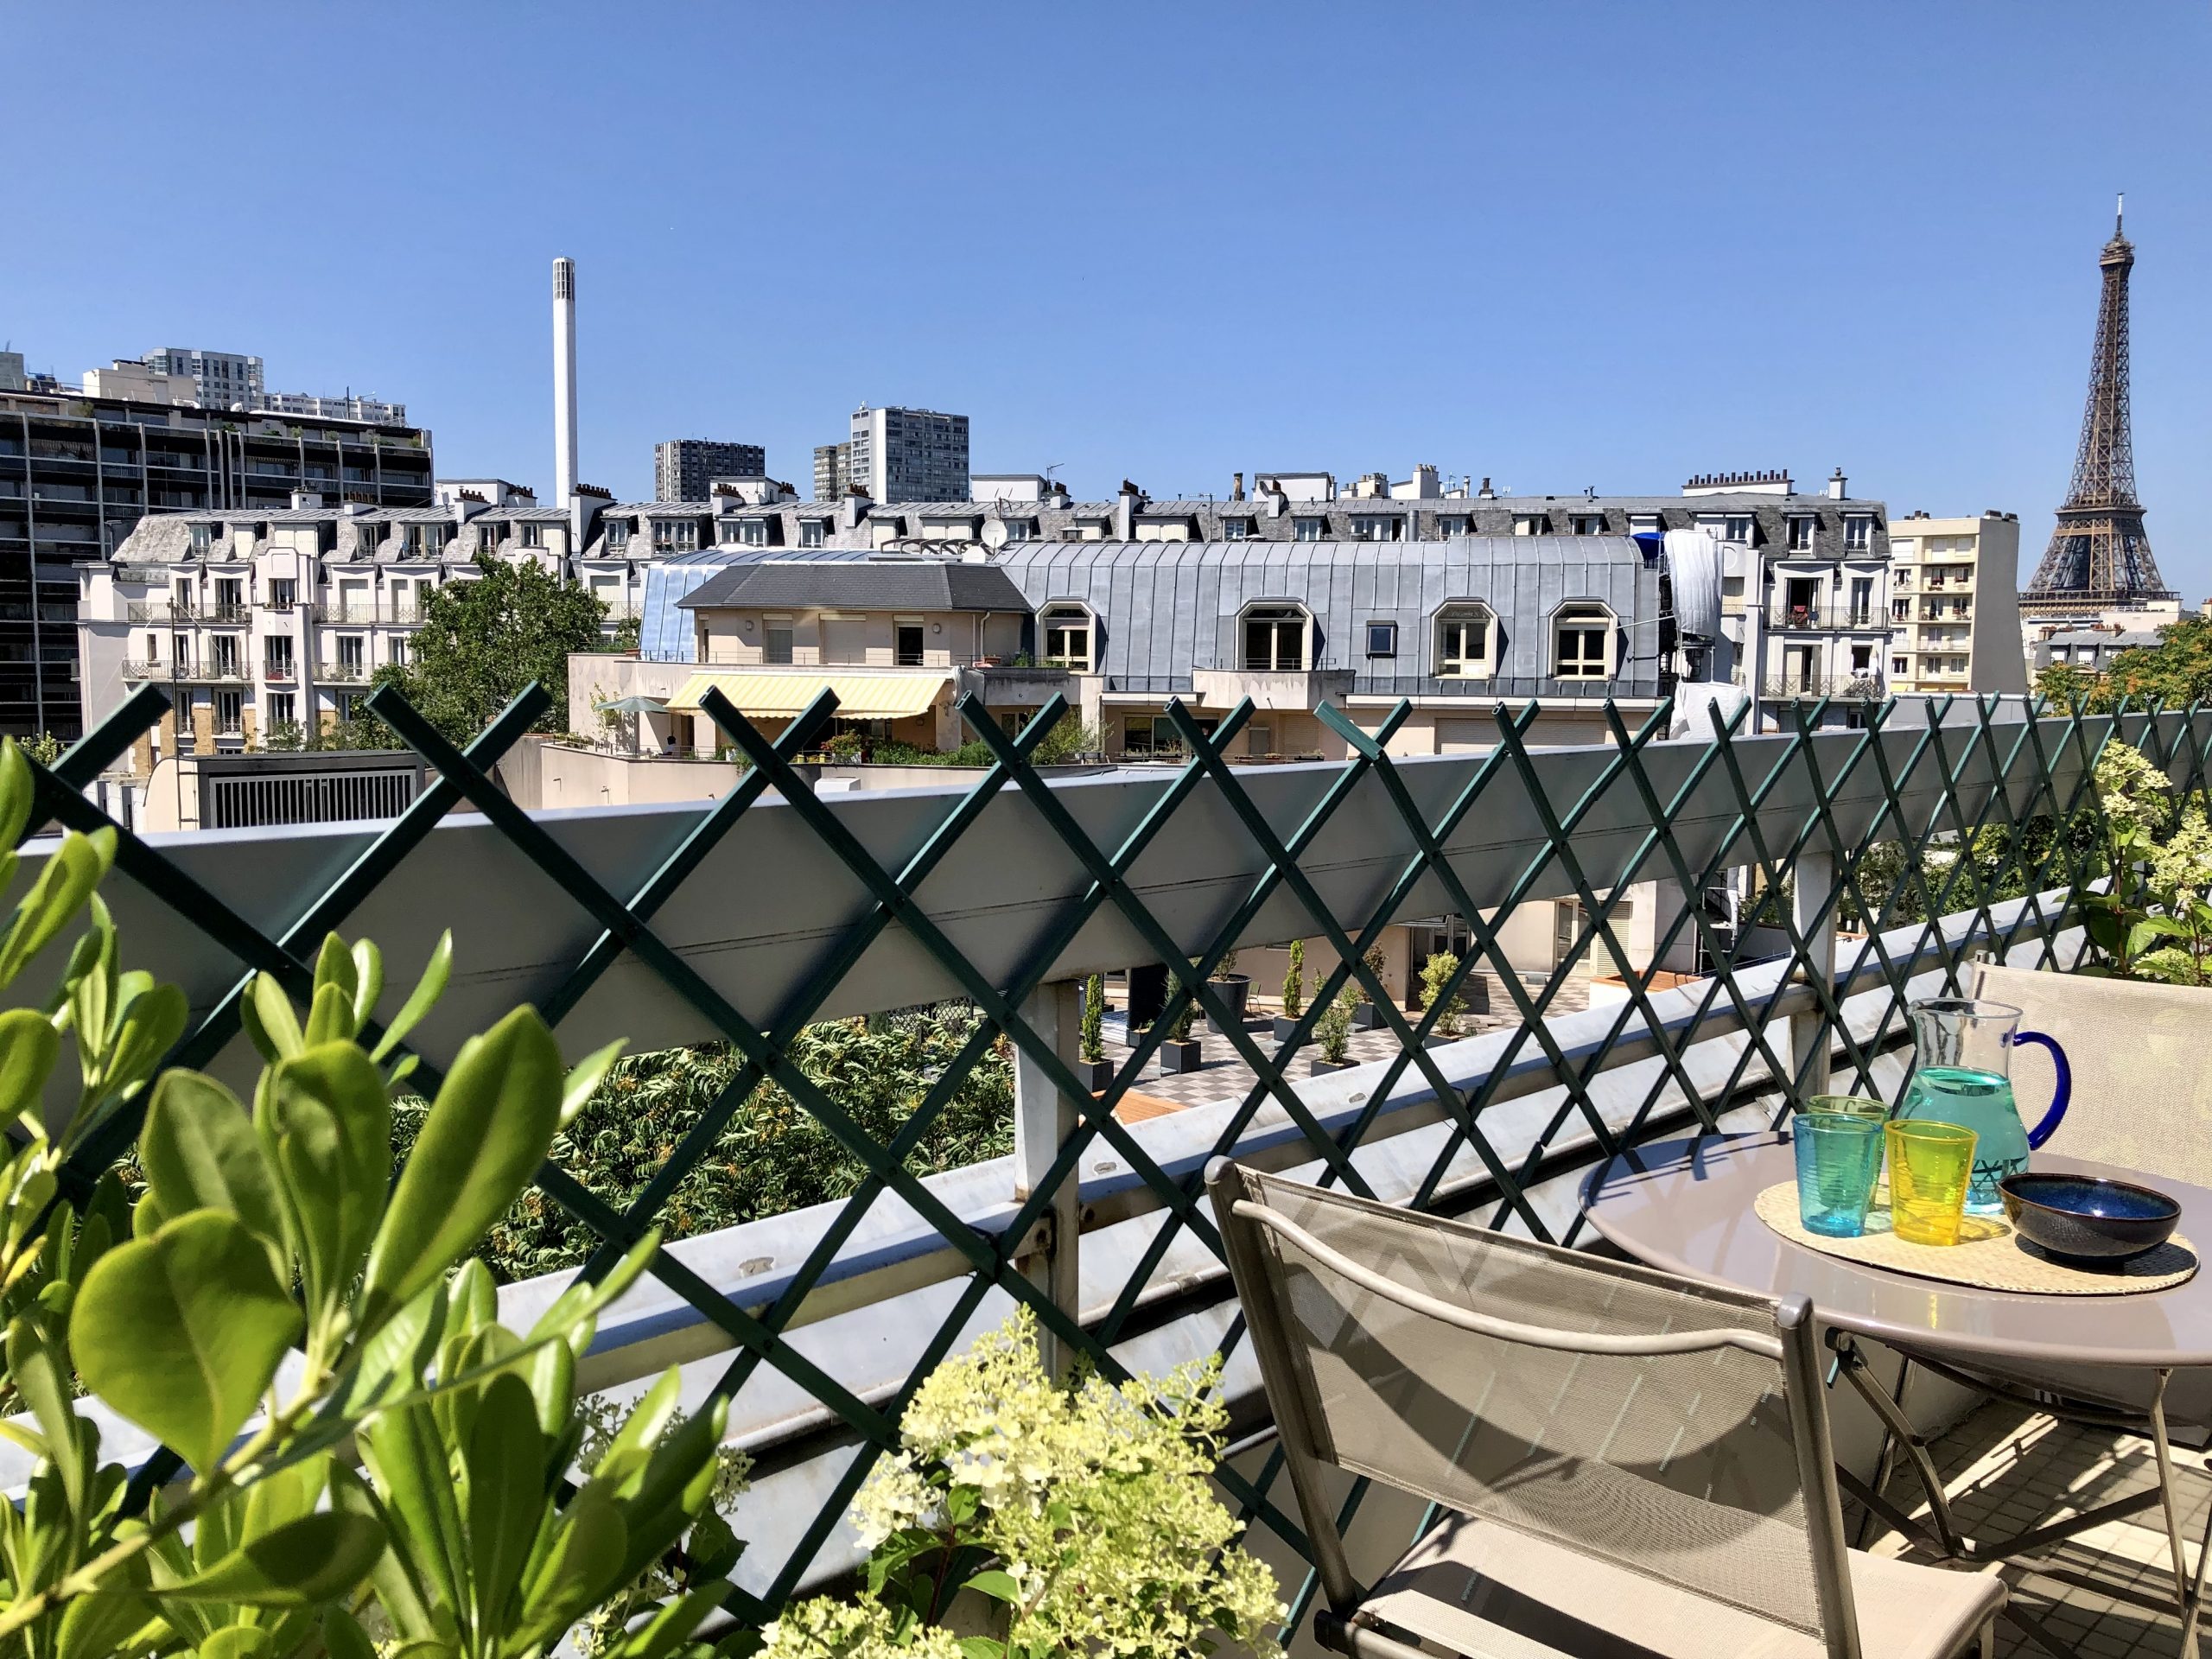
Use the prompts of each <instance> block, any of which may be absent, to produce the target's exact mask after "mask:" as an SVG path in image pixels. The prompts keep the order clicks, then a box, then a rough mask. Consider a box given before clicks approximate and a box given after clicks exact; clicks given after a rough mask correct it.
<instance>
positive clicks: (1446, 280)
mask: <svg viewBox="0 0 2212 1659" xmlns="http://www.w3.org/2000/svg"><path fill="white" fill-rule="evenodd" d="M0 40H4V42H5V46H6V52H5V56H6V58H7V60H8V61H9V66H10V67H9V79H10V85H11V86H12V87H13V88H14V89H15V91H14V94H13V97H14V100H15V102H16V105H17V110H16V119H14V120H12V121H10V122H9V123H8V124H7V128H8V130H7V132H6V134H5V136H4V137H0V177H5V178H6V179H7V180H8V181H9V188H8V196H9V209H10V224H11V226H12V227H13V228H12V230H11V232H10V237H9V238H8V245H7V246H6V248H5V250H4V251H0V336H5V337H7V338H9V339H11V340H12V341H13V342H14V344H15V345H16V347H17V348H19V349H22V350H24V351H26V352H27V353H28V354H29V359H30V360H31V363H32V365H34V366H36V367H50V368H53V369H55V370H58V371H60V372H63V373H64V374H67V375H74V374H76V373H78V372H81V371H82V370H84V369H85V368H87V367H90V366H93V365H97V364H100V363H103V362H105V360H106V359H108V358H109V357H111V356H114V355H117V354H123V355H136V354H137V353H139V352H142V351H143V350H146V349H148V348H149V347H152V346H157V345H196V346H210V347H216V348H221V349H228V350H237V351H247V352H255V353H260V354H261V355H262V356H264V357H265V358H266V359H268V364H269V374H270V380H271V382H272V384H274V385H278V386H281V387H283V388H285V389H291V390H300V391H321V390H325V389H330V390H336V389H339V388H341V387H344V386H347V385H351V386H353V387H355V388H357V389H362V390H367V391H374V392H377V393H378V394H380V395H383V396H385V397H397V398H401V399H404V401H405V402H406V403H407V404H408V406H409V408H410V411H411V413H412V415H413V416H414V418H416V419H417V420H420V421H422V422H423V423H426V424H428V425H429V426H430V427H431V428H432V429H434V430H435V435H436V441H437V451H438V459H439V463H440V470H441V471H442V472H443V473H446V474H502V475H505V476H506V477H510V478H514V479H517V480H523V481H525V482H531V483H535V484H537V486H539V487H540V488H541V489H543V488H546V487H548V486H550V482H551V473H552V464H551V459H550V424H551V423H550V410H549V391H548V375H549V366H548V344H547V334H548V326H547V321H546V311H547V304H548V292H549V278H548V267H549V264H550V260H551V259H552V257H553V256H554V255H556V254H557V253H568V254H570V255H572V256H573V257H575V259H576V260H577V261H578V264H579V267H580V271H579V279H578V280H579V289H580V294H581V301H582V311H581V316H582V321H581V324H580V336H581V340H580V355H581V361H582V407H583V434H582V451H583V466H582V472H583V476H584V477H585V478H587V479H588V480H593V481H594V482H598V483H603V484H605V485H607V486H608V487H610V488H612V489H613V490H614V491H615V492H616V493H618V495H620V496H622V497H624V498H635V497H637V496H639V495H640V494H645V493H649V492H650V486H651V478H652V473H651V461H652V444H653V442H654V440H656V439H658V438H663V437H670V436H677V435H710V436H719V437H728V438H736V439H741V440H746V441H749V442H760V443H765V444H766V446H767V448H768V455H769V464H770V467H771V470H772V471H773V472H774V473H776V474H778V475H779V476H782V477H785V478H788V479H791V480H794V481H796V482H798V483H799V484H800V486H801V487H802V489H804V487H805V486H806V481H807V480H808V477H809V475H810V474H809V468H810V449H811V447H812V446H813V445H814V444H816V443H818V442H827V441H829V440H831V439H833V438H836V437H837V436H840V435H842V432H843V430H844V427H845V421H846V416H847V414H848V412H849V410H851V408H852V407H853V406H854V405H855V404H859V403H861V402H863V401H866V402H889V403H909V404H925V405H929V406H931V407H936V408H940V409H950V410H961V411H963V412H965V413H967V414H968V415H969V416H971V417H972V418H973V422H974V436H975V448H974V463H975V466H976V469H977V470H979V471H1027V470H1042V469H1043V468H1044V467H1046V466H1047V465H1048V464H1051V463H1055V462H1057V463H1058V464H1059V467H1060V471H1061V475H1062V476H1064V477H1065V478H1066V479H1068V480H1070V481H1071V484H1072V485H1073V486H1075V487H1076V489H1077V492H1078V493H1103V492H1106V491H1109V490H1110V488H1111V487H1112V486H1114V485H1115V484H1116V483H1117V482H1118V481H1119V480H1121V479H1122V477H1123V476H1125V475H1126V476H1128V477H1129V478H1133V479H1135V480H1137V481H1138V482H1139V483H1140V484H1141V485H1143V486H1145V487H1146V488H1147V489H1149V490H1150V491H1152V492H1153V493H1154V494H1156V495H1164V494H1168V493H1206V492H1224V491H1225V490H1226V489H1227V487H1228V484H1229V475H1230V471H1231V469H1233V468H1236V467H1243V468H1244V469H1245V470H1246V471H1247V473H1249V472H1251V471H1253V470H1255V469H1258V468H1270V469H1280V468H1289V467H1327V468H1330V469H1332V470H1334V471H1335V472H1336V473H1337V474H1338V475H1339V476H1340V477H1344V476H1349V475H1351V474H1357V473H1359V472H1363V471H1366V470H1370V469H1374V468H1383V469H1387V470H1389V472H1390V473H1391V474H1393V475H1394V476H1397V477H1403V476H1405V475H1406V474H1407V472H1408V469H1409V468H1410V467H1412V466H1413V464H1414V463H1415V462H1416V461H1433V462H1434V463H1436V464H1437V465H1438V466H1440V467H1443V468H1444V469H1446V471H1448V472H1452V473H1459V472H1465V473H1472V474H1477V475H1478V476H1479V475H1481V474H1490V475H1491V477H1493V478H1494V479H1496V480H1497V482H1498V484H1499V485H1500V486H1510V487H1511V488H1513V489H1516V490H1519V491H1524V492H1527V491H1537V492H1541V491H1553V490H1555V491H1572V490H1579V489H1580V488H1581V487H1583V486H1585V485H1594V486H1597V487H1598V488H1599V489H1600V490H1604V491H1618V492H1631V491H1639V492H1640V491H1662V492H1663V491H1669V490H1672V489H1673V488H1675V486H1677V485H1679V484H1680V482H1681V480H1682V479H1683V478H1684V477H1685V476H1687V475H1688V474H1689V473H1691V472H1693V471H1700V470H1705V469H1711V468H1723V467H1778V466H1787V467H1790V468H1791V469H1793V471H1794V472H1795V473H1796V475H1797V477H1798V478H1800V479H1801V480H1818V479H1820V478H1823V477H1825V476H1826V474H1827V472H1828V469H1829V468H1830V467H1834V466H1835V465H1837V464H1838V463H1840V464H1842V465H1843V466H1844V467H1846V468H1847V471H1848V473H1849V474H1850V477H1851V480H1852V485H1853V489H1854V492H1857V493H1868V494H1872V495H1878V496H1880V497H1882V498H1884V499H1886V500H1887V501H1888V503H1889V505H1890V507H1891V512H1892V513H1903V512H1909V511H1910V510H1912V509H1914V508H1916V507H1925V508H1928V509H1929V510H1930V511H1933V512H1975V511H1978V510H1980V509H1981V508H1984V507H1988V506H1999V507H2004V508H2009V509H2012V510H2014V511H2017V512H2019V513H2020V514H2021V517H2022V520H2023V534H2022V553H2023V560H2024V564H2025V565H2029V566H2031V565H2032V563H2033V560H2034V558H2035V557H2036V556H2037V555H2039V554H2040V552H2041V550H2042V546H2043V543H2044V539H2045V538H2046V537H2047V536H2048V534H2049V531H2050V511H2051V509H2052V508H2053V507H2054V506H2055V505H2056V504H2057V502H2058V500H2059V499H2060V498H2061V496H2062V494H2063V492H2064V488H2065V485H2066V480H2067V474H2068V470H2069V465H2070V463H2071V461H2072V458H2073V451H2074V442H2075V434H2076V432H2077V430H2078V428H2079V423H2080V418H2081V403H2082V390H2083V385H2084V380H2085V377H2086V375H2087V372H2088V349H2089V337H2090V327H2091V323H2092V321H2093V318H2094V306H2095V301H2096V272H2095V264H2094V262H2095V256H2096V251H2097V248H2098V246H2099V245H2100V244H2101V242H2102V241H2103V240H2104V238H2106V237H2107V235H2108V234H2110V232H2111V224H2112V219H2111V213H2112V196H2113V192H2114V191H2115V190H2116V189H2120V188H2125V189H2126V191H2127V193H2128V229H2129V232H2130V233H2131V235H2133V237H2134V238H2135V240H2136V242H2137V244H2138V249H2139V261H2140V263H2139V265H2138V267H2137V271H2136V277H2135V287H2134V300H2135V307H2134V324H2135V332H2134V345H2135V381H2134V391H2135V439H2136V457H2137V467H2138V472H2139V477H2140V480H2141V485H2142V489H2143V493H2144V497H2145V501H2146V503H2147V504H2148V505H2149V508H2150V512H2151V518H2150V520H2149V523H2150V529H2151V535H2152V545H2153V547H2154V548H2155V549H2156V550H2157V553H2158V558H2159V562H2160V563H2161V565H2162V566H2163V568H2164V571H2165V574H2166V575H2167V578H2168V580H2169V581H2170V582H2172V583H2174V584H2175V585H2176V586H2177V587H2179V588H2182V589H2183V590H2184V593H2185V594H2186V596H2187V597H2188V598H2189V599H2190V601H2192V602H2193V601H2196V600H2197V599H2201V598H2202V597H2203V596H2204V594H2205V593H2206V592H2207V591H2208V590H2212V535H2208V534H2207V533H2206V530H2205V520H2206V508H2207V505H2208V502H2207V496H2208V490H2207V486H2206V477H2205V464H2206V461H2207V458H2208V455H2212V397H2208V394H2207V391H2206V388H2207V386H2208V385H2212V315H2208V296H2212V283H2208V280H2207V279H2208V275H2209V274H2212V168H2208V157H2212V99H2207V98H2206V96H2205V90H2204V89H2205V86H2206V85H2207V72H2208V67H2212V64H2209V63H2208V58H2209V57H2212V54H2208V50H2207V48H2208V46H2212V10H2208V8H2207V7H2206V6H2204V5H2203V4H2202V3H2196V0H2190V3H2179V0H2175V3H2166V0H2142V3H2131V4H2127V5H2124V6H2084V5H2080V4H2073V3H2069V4H2065V5H2050V6H2044V5H2026V4H2023V5H1999V4H1965V3H1942V4H1936V5H1932V6H1931V5H1926V4H1918V3H1916V4H1907V5H1894V6H1891V5H1878V4H1870V3H1853V4H1850V5H1827V6H1803V5H1778V4H1774V3H1764V4H1758V5H1744V6H1724V5H1718V4H1713V5H1702V4H1700V5H1671V6H1670V5H1662V4H1637V5H1627V4H1624V5H1618V6H1609V5H1599V4H1580V5H1572V6H1569V5H1550V4H1546V5H1537V4H1534V3H1530V4H1527V5H1523V6H1518V7H1513V8H1507V7H1504V6H1475V5H1456V6H1443V5H1438V6H1421V7H1403V8H1400V7H1393V6H1388V5H1366V6H1362V7H1358V8H1349V7H1342V6H1332V7H1321V6H1310V7H1308V6H1300V5H1294V4H1290V3H1274V4H1268V5H1249V6H1232V5H1225V4H1213V5H1198V6H1193V5H1190V4H1188V3H1183V4H1172V5H1163V6H1158V7H1152V6H1146V5H1140V4H1134V3H1131V4H1122V5H1116V6H1111V7H1107V6H1095V7H1082V8H1074V7H1058V6H1044V5H1037V4H1033V3H1031V4H1023V5H1008V6H1005V7H984V6H976V5H959V4H950V5H934V6H919V5H912V4H904V5H884V6H874V5H864V4H837V5H820V4H814V5H792V6H790V7H787V8H779V9H775V10H769V9H765V8H764V9H752V8H741V7H737V6H711V5H706V4H684V5H650V4H628V5H624V6H621V7H619V8H617V7H614V6H580V5H575V6H572V5H560V4H544V5H532V6H524V5H519V4H516V5H507V6H493V5H489V4H480V3H473V0H471V3H461V4H451V3H448V4H444V5H439V6H413V5H407V4H385V5H378V6H376V7H372V8H369V9H365V10H364V9H361V8H340V7H337V6H330V5H284V6H273V5H258V4H255V5H247V4H226V3H214V4H210V5H203V6H180V5H177V4H175V3H163V4H160V5H147V6H133V5H125V4H99V5H79V6H69V5H55V4H40V3H31V0H0ZM2023 574H2025V572H2024V573H2023Z"/></svg>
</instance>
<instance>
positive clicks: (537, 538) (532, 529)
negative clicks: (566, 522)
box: [517, 524, 545, 547]
mask: <svg viewBox="0 0 2212 1659" xmlns="http://www.w3.org/2000/svg"><path fill="white" fill-rule="evenodd" d="M517 529H518V531H519V532H520V534H521V537H522V544H523V545H524V547H543V546H544V545H545V526H544V525H543V524H521V525H518V526H517Z"/></svg>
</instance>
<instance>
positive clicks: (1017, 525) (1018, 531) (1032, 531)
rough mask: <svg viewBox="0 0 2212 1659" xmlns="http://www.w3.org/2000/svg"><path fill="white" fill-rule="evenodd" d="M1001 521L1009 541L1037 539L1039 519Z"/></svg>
mask: <svg viewBox="0 0 2212 1659" xmlns="http://www.w3.org/2000/svg"><path fill="white" fill-rule="evenodd" d="M1001 522H1002V523H1003V524H1005V525H1006V538H1007V540H1008V541H1009V542H1033V541H1035V540H1036V539H1037V521H1036V520H1035V519H1034V518H1007V519H1004V520H1002V521H1001ZM815 545H816V546H817V547H818V546H820V545H821V543H818V542H817V543H815Z"/></svg>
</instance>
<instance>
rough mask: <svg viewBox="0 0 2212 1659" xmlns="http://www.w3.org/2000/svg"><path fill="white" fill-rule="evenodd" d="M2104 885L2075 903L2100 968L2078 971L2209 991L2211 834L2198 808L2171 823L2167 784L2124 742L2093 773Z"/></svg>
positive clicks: (2080, 893)
mask: <svg viewBox="0 0 2212 1659" xmlns="http://www.w3.org/2000/svg"><path fill="white" fill-rule="evenodd" d="M2094 781H2095V789H2096V800H2097V812H2096V820H2097V828H2098V830H2099V833H2100V844H2099V846H2098V849H2097V856H2096V858H2095V859H2094V861H2092V863H2091V864H2090V866H2089V868H2090V869H2092V870H2093V871H2094V872H2095V873H2096V874H2099V875H2101V876H2102V877H2104V878H2105V879H2104V880H2103V881H2102V883H2101V885H2100V886H2094V887H2093V886H2090V885H2088V884H2087V883H2084V884H2083V885H2082V887H2080V888H2078V889H2077V891H2076V893H2075V900H2076V902H2077V903H2078V904H2079V905H2080V906H2081V908H2082V925H2083V927H2084V928H2086V929H2087V931H2088V935H2089V939H2090V942H2091V943H2092V944H2094V945H2095V946H2096V947H2097V949H2098V950H2101V952H2103V955H2104V959H2103V960H2102V961H2101V962H2096V963H2087V964H2085V965H2084V966H2083V967H2082V969H2079V971H2081V972H2082V973H2085V974H2094V975H2104V976H2109V977H2112V978H2115V979H2148V980H2159V981H2163V982H2165V983H2167V984H2171V985H2194V986H2212V827H2209V826H2208V825H2207V823H2206V820H2205V814H2204V809H2203V807H2202V806H2201V805H2198V804H2191V805H2190V807H2189V808H2188V809H2187V810H2185V811H2183V813H2182V815H2181V817H2180V822H2179V823H2178V825H2176V824H2175V822H2174V810H2173V805H2172V803H2171V801H2170V800H2169V799H2168V798H2167V797H2168V794H2169V791H2171V788H2172V783H2171V779H2168V778H2167V777H2166V775H2165V774H2164V772H2161V771H2159V770H2158V768H2157V767H2156V766H2152V764H2151V762H2150V761H2148V760H2145V759H2144V757H2143V755H2142V754H2141V753H2140V752H2139V751H2138V750H2135V749H2133V748H2130V747H2127V746H2126V745H2125V744H2121V743H2117V742H2115V743H2112V744H2108V745H2107V746H2106V748H2105V750H2104V753H2102V754H2101V756H2099V758H2098V760H2097V769H2096V773H2095V780H2094Z"/></svg>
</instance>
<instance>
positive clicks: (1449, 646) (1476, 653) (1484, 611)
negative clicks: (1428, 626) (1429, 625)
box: [1436, 605, 1497, 680]
mask: <svg viewBox="0 0 2212 1659" xmlns="http://www.w3.org/2000/svg"><path fill="white" fill-rule="evenodd" d="M1496 628H1497V616H1496V615H1495V614H1494V613H1492V612H1491V608H1490V607H1489V606H1487V605H1446V607H1444V608H1443V609H1442V610H1440V611H1439V612H1438V613H1436V674H1437V677H1438V678H1439V679H1447V680H1448V679H1475V678H1484V677H1488V676H1489V674H1490V672H1491V635H1492V633H1493V632H1494V631H1495V630H1496Z"/></svg>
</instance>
